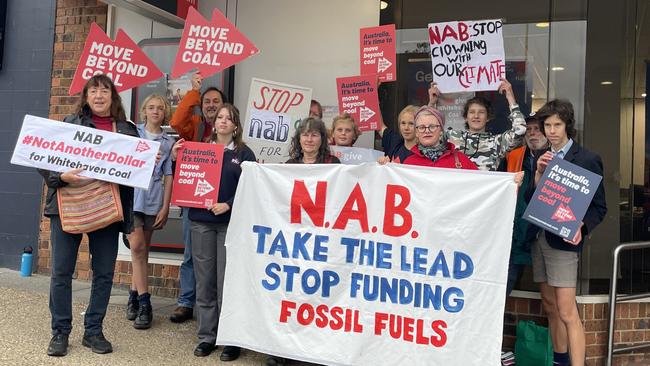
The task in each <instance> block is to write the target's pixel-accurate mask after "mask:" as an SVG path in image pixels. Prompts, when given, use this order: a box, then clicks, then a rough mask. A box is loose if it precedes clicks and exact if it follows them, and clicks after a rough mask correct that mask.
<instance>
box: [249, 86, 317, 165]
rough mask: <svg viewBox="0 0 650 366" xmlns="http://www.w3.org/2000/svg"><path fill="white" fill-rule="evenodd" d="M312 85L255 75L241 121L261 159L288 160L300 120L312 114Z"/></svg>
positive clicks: (269, 161)
mask: <svg viewBox="0 0 650 366" xmlns="http://www.w3.org/2000/svg"><path fill="white" fill-rule="evenodd" d="M310 105H311V89H310V88H304V87H302V86H295V85H289V84H283V83H278V82H275V81H268V80H262V79H257V78H253V80H252V81H251V89H250V92H249V94H248V104H247V105H246V116H245V118H244V120H243V122H242V125H243V127H244V135H243V138H244V141H245V142H246V145H248V147H250V148H251V149H252V150H253V152H254V153H255V157H256V158H257V161H259V162H261V163H284V162H285V161H287V160H289V146H290V145H291V139H292V138H293V135H294V133H295V131H296V129H295V125H296V123H297V122H298V120H300V119H303V118H306V117H308V116H309V106H310Z"/></svg>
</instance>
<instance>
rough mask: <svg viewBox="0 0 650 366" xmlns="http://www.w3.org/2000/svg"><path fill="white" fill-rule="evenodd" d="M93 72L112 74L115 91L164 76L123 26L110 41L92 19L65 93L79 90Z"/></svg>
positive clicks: (73, 92) (72, 93) (74, 92)
mask: <svg viewBox="0 0 650 366" xmlns="http://www.w3.org/2000/svg"><path fill="white" fill-rule="evenodd" d="M95 74H105V75H106V76H108V77H109V78H111V80H113V83H114V84H115V88H116V89H117V91H118V92H121V91H123V90H128V89H131V88H134V87H136V86H138V85H141V84H144V83H148V82H150V81H152V80H156V79H159V78H161V77H162V76H163V73H162V71H160V69H158V67H157V66H156V65H155V64H154V63H153V61H151V59H149V57H147V55H146V54H145V53H144V52H143V51H142V50H141V49H140V47H138V45H137V44H135V42H133V40H132V39H131V38H129V36H128V35H127V34H126V33H125V32H124V31H123V30H122V29H118V31H117V36H116V37H115V41H112V40H111V39H110V38H109V37H108V36H107V35H106V33H104V31H103V30H102V29H101V28H100V27H99V26H98V25H97V24H96V23H93V24H91V25H90V32H89V33H88V37H87V38H86V43H85V44H84V50H83V53H82V54H81V58H80V59H79V64H78V65H77V70H76V71H75V74H74V78H73V79H72V83H71V84H70V89H69V90H68V94H69V95H74V94H76V93H79V92H80V91H82V90H83V88H84V85H85V84H86V81H88V79H90V78H91V77H92V76H93V75H95Z"/></svg>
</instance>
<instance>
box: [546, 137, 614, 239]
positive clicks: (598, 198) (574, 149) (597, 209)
mask: <svg viewBox="0 0 650 366" xmlns="http://www.w3.org/2000/svg"><path fill="white" fill-rule="evenodd" d="M564 160H566V161H568V162H571V163H573V164H575V165H577V166H579V167H582V168H584V169H587V170H589V171H591V172H592V173H595V174H598V175H600V176H603V161H602V160H601V159H600V156H599V155H598V154H595V153H593V152H591V151H589V150H587V149H585V148H583V147H582V146H580V145H579V144H578V143H577V142H576V141H575V140H574V141H573V145H572V146H571V148H570V149H569V151H568V152H567V153H566V155H565V156H564ZM606 213H607V203H606V202H605V187H604V185H603V180H601V181H600V184H599V185H598V189H597V190H596V193H595V194H594V198H593V199H592V201H591V203H590V204H589V207H588V208H587V212H586V213H585V217H584V218H583V219H582V222H583V223H584V225H583V226H582V241H581V242H580V244H579V245H572V244H569V243H567V242H565V241H564V239H562V237H560V236H557V235H555V234H552V233H550V232H548V231H546V241H547V242H548V244H549V245H550V246H551V247H553V248H555V249H560V250H566V251H571V252H579V251H581V250H582V246H583V244H584V242H585V237H586V236H587V235H589V233H591V232H592V231H593V230H594V228H595V227H596V226H598V224H600V222H601V221H603V219H604V218H605V214H606Z"/></svg>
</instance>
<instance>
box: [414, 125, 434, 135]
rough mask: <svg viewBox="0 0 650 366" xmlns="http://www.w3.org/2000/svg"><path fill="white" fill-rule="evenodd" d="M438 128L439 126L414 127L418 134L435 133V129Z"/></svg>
mask: <svg viewBox="0 0 650 366" xmlns="http://www.w3.org/2000/svg"><path fill="white" fill-rule="evenodd" d="M439 128H440V125H428V126H422V125H420V126H415V129H416V130H418V132H420V133H423V132H425V131H430V132H436V130H437V129H439Z"/></svg>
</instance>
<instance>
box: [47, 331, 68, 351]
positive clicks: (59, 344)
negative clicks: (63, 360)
mask: <svg viewBox="0 0 650 366" xmlns="http://www.w3.org/2000/svg"><path fill="white" fill-rule="evenodd" d="M67 354H68V335H67V334H57V335H55V336H54V337H52V339H50V345H49V346H47V355H48V356H54V357H61V356H65V355H67Z"/></svg>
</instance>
